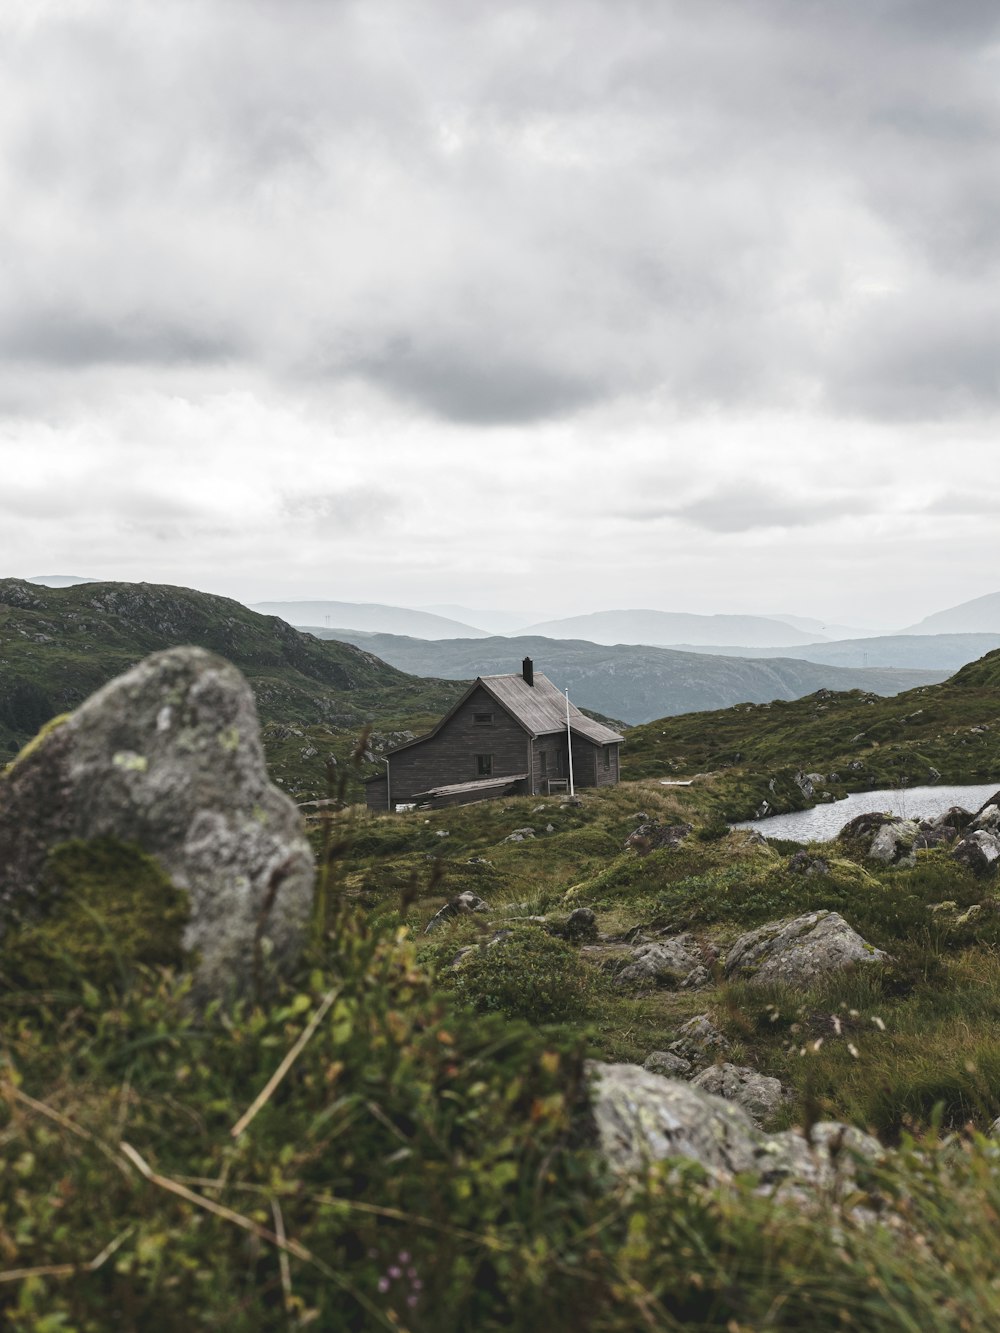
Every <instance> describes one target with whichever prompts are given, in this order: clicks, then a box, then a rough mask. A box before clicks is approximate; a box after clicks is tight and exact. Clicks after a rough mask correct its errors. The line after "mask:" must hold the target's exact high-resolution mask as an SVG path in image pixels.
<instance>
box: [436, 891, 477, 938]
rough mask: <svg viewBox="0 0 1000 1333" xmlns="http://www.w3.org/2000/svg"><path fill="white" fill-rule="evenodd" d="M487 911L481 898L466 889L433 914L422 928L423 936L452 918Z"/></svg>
mask: <svg viewBox="0 0 1000 1333" xmlns="http://www.w3.org/2000/svg"><path fill="white" fill-rule="evenodd" d="M489 910H490V909H489V907H488V906H487V905H486V903H484V902H483V900H482V898H480V897H478V896H477V895H476V894H474V893H470V892H469V890H468V889H466V891H465V892H464V893H460V894H459V895H458V896H457V897H455V898H452V900H451V901H450V902H447V903H445V905H444V906H443V907H442V908H441V909H440V911H437V912H435V913H434V915H433V916H432V917H431V919H430V921H428V922H427V925H426V926H424V934H425V935H429V934H431V932H432V931H435V930H438V929H439V928H440V927H441V926H443V925H444V924H445V922H446V921H450V920H451V919H452V918H453V917H456V916H468V915H469V913H470V912H488V911H489Z"/></svg>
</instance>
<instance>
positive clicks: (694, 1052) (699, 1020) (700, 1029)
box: [668, 1013, 729, 1069]
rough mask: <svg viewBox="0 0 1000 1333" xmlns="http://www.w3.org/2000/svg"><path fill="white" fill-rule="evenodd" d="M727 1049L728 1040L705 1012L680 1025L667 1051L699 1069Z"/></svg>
mask: <svg viewBox="0 0 1000 1333" xmlns="http://www.w3.org/2000/svg"><path fill="white" fill-rule="evenodd" d="M728 1049H729V1042H728V1041H727V1040H726V1038H725V1037H724V1036H723V1035H722V1033H721V1032H720V1031H719V1029H718V1028H717V1027H716V1026H715V1024H714V1023H713V1022H712V1020H711V1018H710V1017H709V1015H708V1014H707V1013H706V1014H695V1016H694V1018H689V1019H688V1021H687V1022H686V1023H683V1024H682V1025H681V1027H680V1028H679V1029H678V1031H677V1037H676V1038H675V1040H674V1041H672V1042H671V1043H670V1046H669V1048H668V1053H669V1054H670V1055H676V1056H679V1057H680V1058H681V1059H682V1060H686V1061H687V1062H688V1064H689V1065H695V1066H697V1067H698V1068H699V1069H701V1068H703V1067H704V1066H705V1065H707V1064H709V1063H710V1062H711V1061H712V1060H714V1059H715V1057H716V1056H717V1055H721V1054H723V1053H724V1052H725V1051H727V1050H728Z"/></svg>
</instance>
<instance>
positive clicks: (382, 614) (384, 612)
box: [250, 601, 488, 639]
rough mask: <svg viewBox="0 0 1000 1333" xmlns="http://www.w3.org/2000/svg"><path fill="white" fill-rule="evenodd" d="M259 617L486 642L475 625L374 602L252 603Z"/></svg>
mask: <svg viewBox="0 0 1000 1333" xmlns="http://www.w3.org/2000/svg"><path fill="white" fill-rule="evenodd" d="M250 609H251V610H252V611H257V612H258V613H259V614H260V615H262V616H278V617H279V618H280V619H281V620H286V621H287V622H288V623H289V625H296V626H298V627H299V628H302V627H303V626H307V625H322V624H324V623H325V624H332V625H350V626H351V628H352V629H358V630H368V631H370V632H371V633H374V634H409V635H411V636H412V637H413V638H415V639H476V638H487V637H488V635H487V632H486V630H483V629H478V628H477V627H476V626H475V625H464V624H462V622H461V621H458V620H451V619H449V618H448V617H447V616H438V615H434V614H432V613H431V612H430V611H413V610H411V609H410V608H409V607H405V606H382V605H380V604H379V603H377V602H327V601H313V602H255V603H254V605H253V606H252V607H251V608H250Z"/></svg>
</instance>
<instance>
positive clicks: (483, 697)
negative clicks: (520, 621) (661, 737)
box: [366, 658, 623, 810]
mask: <svg viewBox="0 0 1000 1333" xmlns="http://www.w3.org/2000/svg"><path fill="white" fill-rule="evenodd" d="M568 708H569V724H568V726H567V703H566V699H565V697H564V695H563V694H562V693H561V692H560V691H559V690H558V689H557V688H556V686H555V685H553V684H552V682H551V681H550V680H549V679H548V678H547V677H546V676H543V675H541V674H538V675H536V674H535V671H534V668H533V665H532V662H531V659H530V658H525V660H524V664H523V666H522V669H521V673H520V675H510V676H480V677H478V679H476V680H475V681H473V683H472V684H471V685H470V686H469V688H468V690H466V692H465V694H464V695H463V696H462V698H461V699H459V701H458V703H457V704H455V706H454V707H453V708H452V710H451V712H450V713H448V714H447V715H446V716H445V717H443V718H442V719H441V721H440V722H439V723H438V724H437V726H436V727H435V728H434V730H433V731H431V732H429V733H428V735H426V736H420V737H418V738H417V739H416V740H412V741H408V742H407V743H406V744H405V745H398V746H396V747H395V749H392V750H389V751H387V752H386V754H385V755H384V759H385V772H384V773H380V774H378V775H376V776H375V777H373V778H370V779H369V780H368V783H367V784H366V794H367V801H368V806H369V808H370V809H373V810H395V809H396V807H397V806H399V805H410V804H424V803H429V804H448V805H456V804H464V803H466V802H468V801H481V800H487V799H489V798H490V797H493V796H500V795H510V794H512V793H518V792H519V793H524V794H526V795H538V794H540V793H544V794H548V793H549V792H551V791H555V790H565V789H567V788H568V783H569V755H570V749H569V746H570V741H572V756H573V780H574V785H575V786H577V787H607V786H613V785H614V784H616V783H617V782H618V780H619V776H620V767H619V751H620V749H621V745H622V741H623V737H622V736H620V735H619V734H618V732H617V731H613V730H612V729H611V728H610V727H606V726H604V725H603V724H602V723H600V722H595V721H594V720H593V719H592V718H589V717H586V716H585V715H584V714H583V713H581V712H580V710H579V709H578V708H576V707H575V706H574V705H573V704H569V705H568Z"/></svg>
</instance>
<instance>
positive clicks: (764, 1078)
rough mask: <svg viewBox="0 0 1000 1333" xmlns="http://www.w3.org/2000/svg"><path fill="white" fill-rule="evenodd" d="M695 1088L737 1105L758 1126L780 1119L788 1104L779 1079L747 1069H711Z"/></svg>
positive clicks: (695, 1080) (697, 1079) (727, 1066)
mask: <svg viewBox="0 0 1000 1333" xmlns="http://www.w3.org/2000/svg"><path fill="white" fill-rule="evenodd" d="M647 1068H648V1066H647ZM656 1072H657V1073H660V1072H664V1071H660V1070H657V1071H656ZM691 1086H692V1087H693V1088H701V1089H702V1090H703V1091H704V1092H711V1093H714V1095H715V1096H716V1097H724V1098H725V1099H726V1101H727V1102H735V1103H736V1105H737V1106H742V1107H743V1109H744V1111H746V1112H747V1114H748V1115H750V1116H752V1117H753V1119H754V1120H756V1121H757V1122H758V1123H760V1122H762V1121H764V1120H769V1119H770V1118H771V1117H772V1116H773V1115H776V1114H777V1112H778V1111H780V1110H781V1108H782V1106H783V1105H784V1104H785V1102H786V1101H787V1100H788V1097H787V1094H786V1092H785V1090H784V1088H782V1086H781V1084H780V1083H779V1082H778V1080H777V1079H776V1078H770V1077H769V1076H768V1075H767V1074H760V1073H758V1072H757V1070H756V1069H750V1068H748V1067H747V1066H746V1065H731V1064H729V1063H723V1064H721V1065H709V1067H708V1068H707V1069H704V1070H702V1072H701V1073H700V1074H698V1075H697V1076H696V1077H695V1078H693V1079H692V1080H691Z"/></svg>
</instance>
